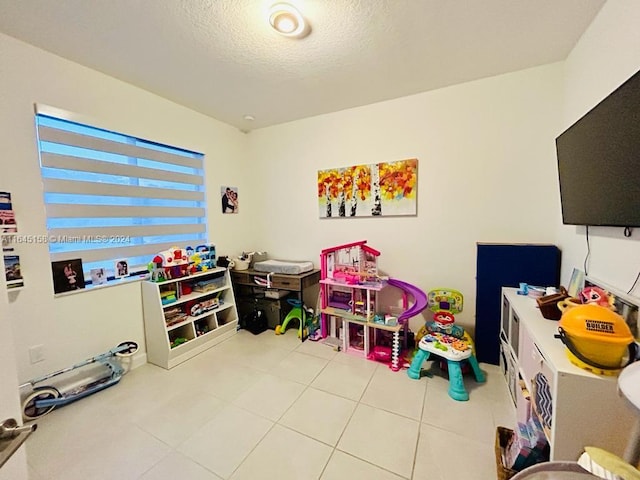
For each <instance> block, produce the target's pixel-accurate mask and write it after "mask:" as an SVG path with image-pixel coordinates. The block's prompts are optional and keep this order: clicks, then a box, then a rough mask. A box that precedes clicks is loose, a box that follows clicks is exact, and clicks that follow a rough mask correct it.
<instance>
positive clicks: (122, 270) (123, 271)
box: [114, 259, 129, 278]
mask: <svg viewBox="0 0 640 480" xmlns="http://www.w3.org/2000/svg"><path fill="white" fill-rule="evenodd" d="M114 270H115V277H116V278H123V277H128V276H129V262H128V261H127V260H126V259H121V260H117V261H116V264H115V268H114Z"/></svg>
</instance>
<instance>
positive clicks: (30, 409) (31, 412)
mask: <svg viewBox="0 0 640 480" xmlns="http://www.w3.org/2000/svg"><path fill="white" fill-rule="evenodd" d="M54 398H60V392H59V391H58V390H57V389H55V388H53V387H38V388H34V389H33V392H31V393H30V394H29V395H28V396H27V398H25V399H24V402H22V417H23V418H24V420H25V421H29V420H35V419H36V418H39V417H42V416H44V415H46V414H47V413H49V412H50V411H51V410H53V409H54V408H55V405H49V406H48V407H38V406H37V405H36V402H37V401H38V400H50V399H54Z"/></svg>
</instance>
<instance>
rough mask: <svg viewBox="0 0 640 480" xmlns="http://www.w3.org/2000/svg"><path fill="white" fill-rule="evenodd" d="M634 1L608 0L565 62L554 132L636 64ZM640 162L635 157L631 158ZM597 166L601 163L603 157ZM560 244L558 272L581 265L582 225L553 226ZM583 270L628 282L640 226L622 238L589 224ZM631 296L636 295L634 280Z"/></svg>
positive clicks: (639, 12)
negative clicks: (561, 99) (561, 108)
mask: <svg viewBox="0 0 640 480" xmlns="http://www.w3.org/2000/svg"><path fill="white" fill-rule="evenodd" d="M638 25H640V2H633V1H628V0H609V1H608V2H607V3H606V4H605V5H604V7H603V8H602V10H601V11H600V12H599V14H598V16H597V17H596V19H595V20H594V22H593V23H592V24H591V25H590V26H589V28H588V29H587V31H586V32H585V33H584V35H583V36H582V38H581V39H580V41H579V42H578V44H577V45H576V47H575V48H574V49H573V51H572V52H571V54H570V55H569V57H568V59H567V61H566V62H565V72H566V73H565V84H564V115H563V122H562V125H561V129H560V130H559V131H558V132H556V133H557V134H559V133H560V132H562V131H563V130H564V129H565V128H567V127H568V126H570V125H571V124H573V123H574V122H575V121H576V120H578V119H579V118H580V117H581V116H582V115H584V114H585V113H586V112H588V111H589V110H590V109H591V108H593V107H594V106H595V105H596V104H598V103H599V102H600V101H601V100H602V99H603V98H604V97H606V96H607V95H608V94H609V93H611V92H612V91H613V90H615V89H616V88H617V87H618V86H620V85H621V84H622V83H623V82H624V81H625V80H627V78H629V77H630V76H632V75H633V74H634V73H635V72H637V71H638V70H639V69H640V29H639V28H638ZM637 164H638V168H640V160H638V161H637ZM603 168H606V163H605V162H603ZM558 239H559V240H558V241H559V244H560V246H561V248H562V250H563V255H564V260H563V262H562V278H563V282H564V283H565V284H566V283H568V281H569V278H570V275H571V271H572V269H573V268H579V269H581V270H582V269H583V264H584V261H585V258H586V255H587V242H586V234H585V228H584V227H575V226H563V225H561V224H560V225H559V227H558ZM589 240H590V242H589V243H590V245H591V254H590V256H589V262H588V265H587V270H588V272H589V275H590V276H593V277H594V278H597V279H599V280H601V281H603V282H605V283H607V284H608V285H611V286H612V287H615V288H617V289H618V290H621V291H624V292H626V291H627V290H629V288H631V286H632V284H633V282H634V279H635V278H636V275H637V274H638V271H639V270H640V229H636V230H635V231H634V232H633V235H632V237H631V238H624V236H623V229H622V228H605V227H599V228H593V227H591V228H590V229H589ZM632 293H633V294H634V296H636V297H640V286H638V287H636V288H635V290H634V292H632Z"/></svg>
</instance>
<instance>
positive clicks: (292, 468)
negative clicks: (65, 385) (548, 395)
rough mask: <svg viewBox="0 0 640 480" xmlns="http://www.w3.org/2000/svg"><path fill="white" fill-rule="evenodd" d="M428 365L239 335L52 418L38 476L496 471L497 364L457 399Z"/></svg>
mask: <svg viewBox="0 0 640 480" xmlns="http://www.w3.org/2000/svg"><path fill="white" fill-rule="evenodd" d="M429 365H430V367H429V369H430V371H431V372H432V373H433V374H434V376H433V377H432V378H428V377H423V378H421V379H420V380H419V381H416V380H411V379H409V377H408V376H407V374H406V371H400V372H393V371H391V370H390V369H389V368H388V367H387V366H386V365H382V364H378V363H374V362H371V361H367V360H364V359H361V358H355V357H352V356H349V355H346V354H344V353H337V352H334V351H333V350H332V349H331V348H330V347H329V346H326V345H323V344H321V343H314V342H311V341H307V342H304V343H300V341H299V340H298V339H297V338H296V332H295V330H289V331H288V332H287V334H286V335H283V336H276V335H274V333H273V331H271V330H269V331H267V332H264V333H262V334H261V335H257V336H254V335H252V334H251V333H249V332H247V331H240V332H238V334H237V335H235V336H234V337H233V338H231V339H229V340H227V341H225V342H224V343H221V344H219V345H217V346H215V347H213V348H212V349H210V350H207V351H206V352H204V353H202V354H200V355H199V356H197V357H195V358H193V359H191V360H189V361H187V362H185V363H183V364H182V365H179V366H177V367H175V368H173V369H172V370H168V371H167V370H164V369H161V368H158V367H155V366H153V365H151V364H147V365H143V366H142V367H139V368H137V369H135V370H133V371H131V372H129V373H128V374H127V375H125V377H124V378H123V379H122V380H121V381H120V383H118V384H117V385H115V386H113V387H111V388H108V389H106V390H104V391H102V392H99V393H97V394H95V395H92V396H90V397H87V398H85V399H82V400H79V401H77V402H75V403H72V404H69V405H67V406H65V407H62V408H59V409H56V410H54V411H53V412H51V413H50V414H49V415H47V416H45V417H42V418H40V419H39V420H38V421H37V423H38V430H37V431H36V433H35V434H33V435H32V436H31V437H30V438H29V440H28V442H27V458H28V462H29V471H30V479H31V480H57V479H64V480H75V479H78V480H91V479H114V478H117V479H120V480H126V479H143V480H176V479H186V480H219V479H225V480H226V479H230V480H241V479H251V480H260V479H269V480H289V479H290V480H305V479H321V480H341V479H345V480H347V479H363V478H366V479H376V480H392V479H393V480H399V479H413V480H422V479H424V480H451V479H458V478H468V479H473V480H493V479H495V478H496V466H495V456H494V451H493V448H494V447H493V445H494V441H495V430H496V426H498V425H505V426H511V425H514V424H515V410H514V408H513V405H512V403H511V401H510V399H509V394H508V391H507V387H506V384H505V381H504V379H503V377H502V374H501V373H500V371H499V367H497V366H494V365H485V364H481V368H482V370H483V371H484V372H485V374H486V377H487V382H486V383H484V384H476V383H475V381H474V380H473V378H471V376H470V375H467V376H466V378H465V385H466V386H467V389H468V391H469V394H470V400H469V401H468V402H456V401H454V400H452V399H451V398H449V396H448V395H447V388H448V381H447V377H446V374H445V373H444V372H441V371H440V369H439V367H438V365H437V364H436V363H434V362H430V363H429V364H427V366H429Z"/></svg>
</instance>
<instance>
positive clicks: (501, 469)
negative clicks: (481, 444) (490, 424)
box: [495, 427, 518, 480]
mask: <svg viewBox="0 0 640 480" xmlns="http://www.w3.org/2000/svg"><path fill="white" fill-rule="evenodd" d="M511 437H513V430H511V429H509V428H505V427H498V428H497V429H496V445H495V452H496V470H497V472H498V480H509V479H510V478H511V477H513V476H514V475H515V474H516V473H518V472H516V471H515V470H511V469H510V468H507V467H505V465H504V460H503V459H504V449H505V448H507V445H508V443H509V440H511Z"/></svg>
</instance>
